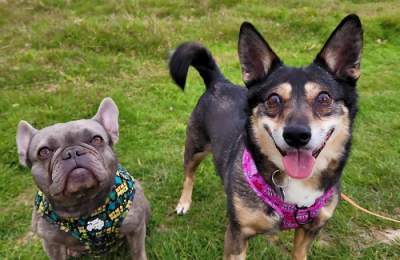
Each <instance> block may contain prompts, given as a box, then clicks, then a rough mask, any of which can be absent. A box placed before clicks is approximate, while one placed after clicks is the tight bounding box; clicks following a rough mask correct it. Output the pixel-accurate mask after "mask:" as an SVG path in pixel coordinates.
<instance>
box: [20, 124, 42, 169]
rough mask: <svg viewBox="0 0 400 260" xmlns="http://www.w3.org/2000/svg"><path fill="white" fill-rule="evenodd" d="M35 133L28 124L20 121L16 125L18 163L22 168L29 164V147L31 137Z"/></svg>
mask: <svg viewBox="0 0 400 260" xmlns="http://www.w3.org/2000/svg"><path fill="white" fill-rule="evenodd" d="M36 133H37V130H36V129H35V128H33V127H32V126H31V125H30V124H29V123H28V122H26V121H24V120H21V121H20V122H19V124H18V129H17V138H16V141H17V150H18V156H19V163H20V164H21V165H22V166H29V165H30V162H29V159H28V151H29V145H30V143H31V140H32V137H33V136H34V135H35V134H36Z"/></svg>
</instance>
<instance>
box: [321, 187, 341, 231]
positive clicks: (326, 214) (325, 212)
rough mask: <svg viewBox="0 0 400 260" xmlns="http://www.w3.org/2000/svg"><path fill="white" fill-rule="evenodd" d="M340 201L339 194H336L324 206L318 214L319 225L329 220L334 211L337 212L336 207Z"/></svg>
mask: <svg viewBox="0 0 400 260" xmlns="http://www.w3.org/2000/svg"><path fill="white" fill-rule="evenodd" d="M338 203H339V195H337V194H335V195H333V197H332V201H331V202H330V203H329V204H328V205H327V206H325V207H323V208H322V209H321V210H320V212H319V216H318V225H319V226H323V225H324V224H325V223H326V221H328V220H329V219H330V218H331V217H332V215H333V212H335V209H336V207H337V205H338Z"/></svg>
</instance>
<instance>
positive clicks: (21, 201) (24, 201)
mask: <svg viewBox="0 0 400 260" xmlns="http://www.w3.org/2000/svg"><path fill="white" fill-rule="evenodd" d="M34 197H35V189H34V188H28V189H26V190H24V191H23V192H21V193H20V194H19V195H18V196H17V197H16V198H15V199H14V200H13V202H14V203H13V204H12V205H10V206H9V207H5V208H2V209H0V212H1V213H6V212H10V211H12V210H15V208H16V207H18V206H21V205H23V206H25V207H32V206H33V200H34Z"/></svg>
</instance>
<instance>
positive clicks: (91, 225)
mask: <svg viewBox="0 0 400 260" xmlns="http://www.w3.org/2000/svg"><path fill="white" fill-rule="evenodd" d="M134 195H135V180H134V179H133V178H132V177H131V176H130V175H129V173H128V172H127V170H125V169H124V168H123V167H122V166H121V165H118V167H117V172H116V174H115V178H114V186H113V188H112V190H111V192H110V193H109V194H108V196H107V198H106V201H105V203H104V205H102V206H100V207H99V208H97V209H96V210H95V211H94V212H93V213H92V214H91V215H89V216H83V217H79V218H62V217H60V216H59V215H58V214H57V213H56V212H55V211H54V210H53V209H52V207H51V204H50V203H49V202H48V201H47V200H46V197H45V196H44V194H43V192H41V191H38V192H37V193H36V197H35V207H36V210H37V212H38V213H39V214H40V215H41V216H43V217H44V218H45V219H46V220H47V221H49V222H50V223H52V224H55V225H58V227H59V228H60V230H62V231H64V232H67V233H69V234H71V235H72V236H73V237H75V238H76V239H78V240H79V241H80V242H82V243H83V244H84V245H85V247H86V249H87V251H88V252H89V253H90V254H92V255H101V254H104V253H106V252H108V251H110V250H111V249H113V248H116V247H117V246H118V245H120V244H121V243H122V241H123V236H122V235H121V234H120V232H119V227H120V226H121V224H122V222H123V220H124V218H125V216H126V214H127V212H128V210H129V208H130V206H131V204H132V200H133V198H134Z"/></svg>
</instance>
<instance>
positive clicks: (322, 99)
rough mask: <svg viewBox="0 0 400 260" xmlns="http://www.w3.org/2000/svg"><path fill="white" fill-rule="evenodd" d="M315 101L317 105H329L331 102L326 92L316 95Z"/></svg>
mask: <svg viewBox="0 0 400 260" xmlns="http://www.w3.org/2000/svg"><path fill="white" fill-rule="evenodd" d="M317 102H318V104H319V105H323V106H329V105H330V104H331V103H332V98H331V96H329V94H328V93H326V92H321V93H320V94H319V95H318V97H317Z"/></svg>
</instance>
